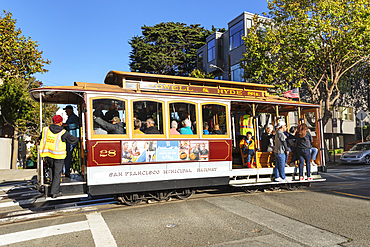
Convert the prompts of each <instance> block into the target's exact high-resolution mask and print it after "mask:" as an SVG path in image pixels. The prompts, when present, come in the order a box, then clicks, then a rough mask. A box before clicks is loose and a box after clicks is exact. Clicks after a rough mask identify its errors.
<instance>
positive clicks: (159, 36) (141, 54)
mask: <svg viewBox="0 0 370 247" xmlns="http://www.w3.org/2000/svg"><path fill="white" fill-rule="evenodd" d="M141 29H142V36H134V37H132V38H131V39H130V40H129V44H130V45H131V47H132V51H131V52H130V63H129V66H130V69H131V71H134V72H142V73H153V74H167V75H179V76H187V75H188V74H189V73H191V71H193V70H194V69H195V67H196V53H197V50H198V49H199V48H200V47H201V46H203V45H204V44H205V43H206V38H207V36H209V35H210V34H211V33H212V32H211V31H209V30H206V29H204V28H203V27H200V25H199V24H192V25H189V26H188V25H186V24H184V23H179V22H177V23H174V22H167V23H159V24H156V25H154V26H143V27H141ZM213 29H214V30H213V31H216V29H215V28H213ZM221 31H222V30H221Z"/></svg>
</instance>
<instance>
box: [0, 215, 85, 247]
mask: <svg viewBox="0 0 370 247" xmlns="http://www.w3.org/2000/svg"><path fill="white" fill-rule="evenodd" d="M89 229H90V228H89V223H88V221H78V222H73V223H68V224H62V225H55V226H48V227H42V228H37V229H32V230H27V231H21V232H15V233H9V234H4V235H0V245H7V244H14V243H19V242H23V241H28V240H32V239H37V238H45V237H50V236H54V235H60V234H66V233H71V232H77V231H85V230H89Z"/></svg>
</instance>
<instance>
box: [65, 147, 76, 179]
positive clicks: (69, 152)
mask: <svg viewBox="0 0 370 247" xmlns="http://www.w3.org/2000/svg"><path fill="white" fill-rule="evenodd" d="M75 146H76V144H69V143H67V145H66V149H67V157H66V158H65V159H64V166H63V173H64V174H65V175H66V176H69V175H70V174H71V165H72V152H73V149H74V148H75Z"/></svg>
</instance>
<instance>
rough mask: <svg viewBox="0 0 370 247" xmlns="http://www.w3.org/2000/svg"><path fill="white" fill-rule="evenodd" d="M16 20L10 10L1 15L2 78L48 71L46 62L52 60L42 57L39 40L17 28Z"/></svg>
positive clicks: (0, 75)
mask: <svg viewBox="0 0 370 247" xmlns="http://www.w3.org/2000/svg"><path fill="white" fill-rule="evenodd" d="M15 25H16V20H15V19H12V14H11V13H10V12H6V11H3V15H0V78H1V79H2V80H7V79H8V78H14V77H23V78H26V79H28V78H29V76H30V75H32V74H34V73H37V72H41V73H43V72H46V71H47V70H46V69H44V68H43V67H44V65H45V64H50V61H48V60H44V59H43V58H42V56H41V55H42V51H39V50H38V49H37V47H38V44H37V42H35V41H33V40H31V38H30V37H28V38H26V37H24V36H23V35H22V31H21V30H20V29H16V27H15Z"/></svg>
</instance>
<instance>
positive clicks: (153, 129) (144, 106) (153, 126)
mask: <svg viewBox="0 0 370 247" xmlns="http://www.w3.org/2000/svg"><path fill="white" fill-rule="evenodd" d="M133 114H134V116H136V119H138V120H140V121H141V128H140V131H141V132H142V133H145V134H148V135H153V134H157V135H159V134H163V103H162V102H161V101H149V100H137V101H134V102H133ZM136 134H138V135H141V133H139V132H136V131H134V135H136Z"/></svg>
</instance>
